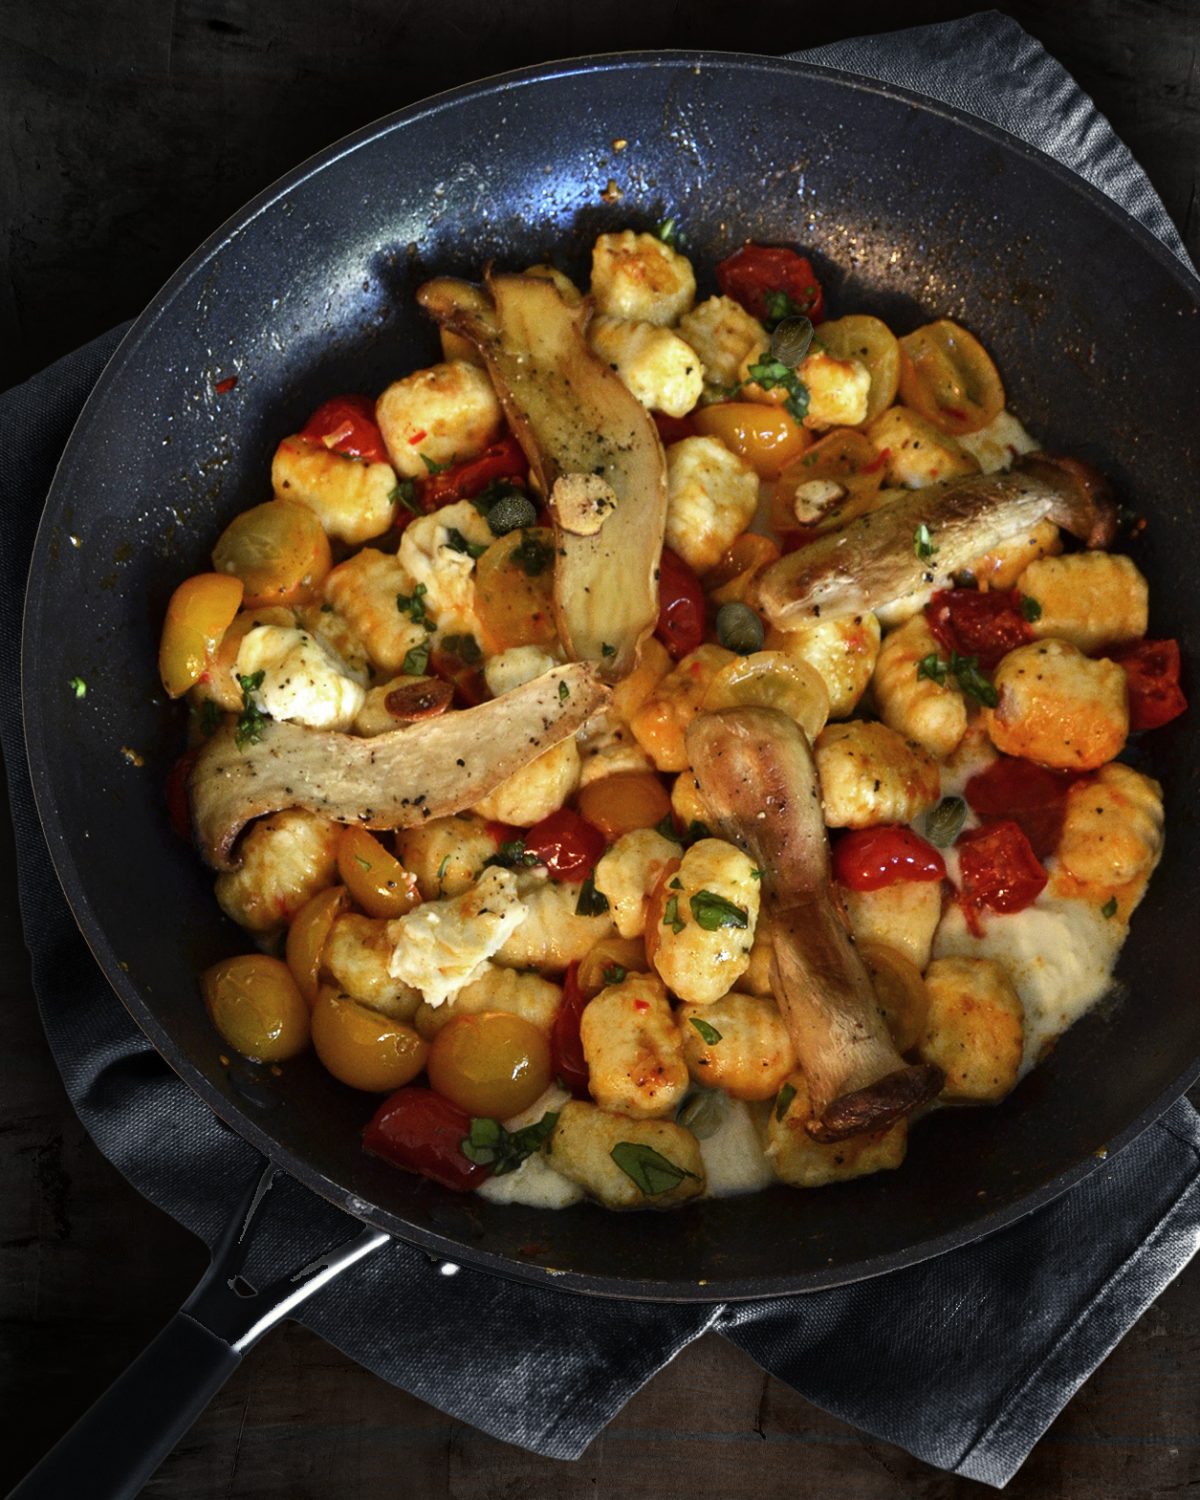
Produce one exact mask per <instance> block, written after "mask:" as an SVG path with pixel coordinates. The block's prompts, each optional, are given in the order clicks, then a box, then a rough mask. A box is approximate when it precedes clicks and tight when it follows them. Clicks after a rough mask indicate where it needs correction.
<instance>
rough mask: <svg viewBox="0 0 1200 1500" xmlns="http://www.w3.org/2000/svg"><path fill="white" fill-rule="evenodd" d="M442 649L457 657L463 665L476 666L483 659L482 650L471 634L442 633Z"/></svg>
mask: <svg viewBox="0 0 1200 1500" xmlns="http://www.w3.org/2000/svg"><path fill="white" fill-rule="evenodd" d="M442 650H443V651H444V652H445V653H446V654H447V655H448V656H454V657H457V658H458V660H459V661H460V662H462V664H463V666H464V667H477V666H478V665H479V663H480V662H481V661H482V660H483V652H482V651H481V650H480V646H479V642H478V641H477V640H476V639H475V637H474V636H473V635H444V636H443V637H442Z"/></svg>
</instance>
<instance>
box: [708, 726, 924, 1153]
mask: <svg viewBox="0 0 1200 1500" xmlns="http://www.w3.org/2000/svg"><path fill="white" fill-rule="evenodd" d="M687 748H688V757H689V760H690V763H691V767H692V772H693V774H694V775H695V778H696V781H697V783H698V784H699V787H700V795H701V796H702V797H703V799H704V802H705V805H706V806H707V808H708V811H709V826H710V827H711V828H712V829H713V830H714V832H716V833H717V834H718V835H719V836H720V837H721V838H725V839H728V840H729V841H730V842H731V843H734V844H737V845H738V846H739V847H740V848H742V849H744V850H745V851H746V852H747V854H749V855H750V857H751V859H753V860H754V862H755V864H756V865H757V867H758V868H759V869H760V870H761V871H762V875H761V880H762V903H763V913H764V915H769V918H770V929H771V940H772V946H773V961H772V972H771V978H772V990H773V992H774V994H775V998H776V1000H777V1001H778V1003H779V1008H780V1010H781V1011H782V1013H783V1017H784V1021H785V1022H786V1024H787V1028H788V1031H789V1033H790V1035H791V1038H792V1043H793V1045H794V1046H795V1049H796V1056H797V1058H798V1059H799V1062H800V1066H801V1068H802V1069H803V1070H804V1076H805V1078H806V1079H807V1080H808V1087H809V1094H810V1097H811V1100H812V1119H811V1120H810V1121H809V1122H808V1126H807V1128H808V1131H809V1134H810V1135H812V1136H813V1137H814V1139H816V1140H818V1141H826V1142H827V1141H839V1140H843V1139H845V1137H847V1136H851V1135H857V1134H859V1133H860V1132H862V1131H867V1130H881V1129H883V1128H885V1127H886V1126H888V1125H890V1124H892V1123H893V1122H894V1121H896V1120H898V1119H900V1118H901V1116H903V1115H906V1114H908V1113H909V1112H910V1111H912V1110H913V1109H915V1108H917V1106H918V1105H921V1104H924V1103H926V1102H927V1101H928V1100H930V1099H932V1098H933V1097H934V1095H935V1094H937V1093H938V1091H939V1090H940V1088H941V1086H942V1072H941V1070H940V1069H939V1068H936V1067H932V1066H930V1065H928V1064H919V1065H915V1066H911V1065H909V1064H907V1063H905V1062H904V1060H903V1058H901V1056H900V1054H899V1053H898V1052H897V1051H896V1049H895V1047H894V1046H893V1045H892V1040H891V1037H890V1036H889V1035H888V1031H887V1027H886V1025H885V1024H884V1021H883V1018H882V1016H881V1014H880V1011H879V1007H878V1005H877V1004H876V1002H875V993H874V990H873V988H872V986H871V980H870V976H869V975H868V973H867V971H866V968H865V967H864V966H863V962H862V960H861V959H860V958H859V956H858V953H857V950H856V949H855V947H854V944H853V942H852V941H851V939H850V935H849V930H848V927H847V925H846V922H845V919H844V917H843V915H842V912H841V909H840V907H839V904H838V902H837V898H836V896H835V894H834V890H833V885H832V883H831V881H830V876H829V840H828V837H827V836H826V833H825V824H824V821H823V820H822V817H821V794H820V787H819V785H818V781H817V768H816V764H815V762H814V760H813V756H812V751H811V749H810V748H809V744H808V740H807V739H806V738H805V735H804V731H803V730H802V729H800V728H799V726H798V725H797V724H796V723H795V722H794V721H793V720H791V719H789V718H787V717H785V715H783V714H781V713H777V712H776V711H775V710H774V709H766V708H737V709H723V710H721V711H720V712H718V713H710V714H701V715H699V716H698V717H697V718H695V719H693V721H692V723H691V724H690V725H689V726H688V730H687Z"/></svg>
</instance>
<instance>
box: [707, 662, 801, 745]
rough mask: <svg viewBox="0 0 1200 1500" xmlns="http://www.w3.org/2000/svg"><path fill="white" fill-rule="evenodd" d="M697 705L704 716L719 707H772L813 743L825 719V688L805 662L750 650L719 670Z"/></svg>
mask: <svg viewBox="0 0 1200 1500" xmlns="http://www.w3.org/2000/svg"><path fill="white" fill-rule="evenodd" d="M701 706H702V708H703V710H704V712H706V713H710V712H713V711H715V710H717V709H722V708H775V709H778V710H779V712H780V713H784V714H787V716H788V718H790V719H794V720H795V721H796V723H797V724H799V725H800V727H801V729H803V730H804V732H805V734H807V735H808V737H809V739H810V740H815V739H816V737H817V735H818V734H820V732H821V730H822V729H824V727H825V721H826V719H828V717H829V689H828V688H827V687H826V686H825V682H824V679H823V678H822V677H821V674H820V673H819V672H818V671H817V670H816V668H815V667H810V666H809V664H808V663H807V662H806V661H800V660H799V659H798V658H796V657H790V656H785V655H784V654H783V652H782V651H754V652H752V653H751V654H750V655H749V656H739V657H738V658H737V660H736V661H731V662H730V663H729V665H728V666H726V667H722V668H721V670H720V671H719V672H718V673H717V675H716V676H715V677H714V678H713V680H712V681H711V682H710V683H709V685H708V691H707V692H706V693H705V695H704V702H703V704H702V705H701Z"/></svg>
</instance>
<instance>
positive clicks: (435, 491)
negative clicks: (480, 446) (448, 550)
mask: <svg viewBox="0 0 1200 1500" xmlns="http://www.w3.org/2000/svg"><path fill="white" fill-rule="evenodd" d="M528 477H529V460H528V459H527V458H526V457H525V453H524V450H523V449H522V447H521V445H520V443H518V442H517V440H516V438H515V437H503V438H501V439H500V441H499V442H498V443H493V444H492V445H491V447H490V448H485V449H484V450H483V452H482V453H481V454H480V455H479V456H478V458H469V459H467V460H466V462H465V463H461V464H454V465H452V467H450V468H449V469H444V470H443V471H442V473H440V474H431V475H430V476H429V478H428V479H426V480H424V481H422V483H421V485H420V491H421V504H422V506H423V507H424V509H425V510H427V511H431V510H437V509H438V508H439V507H440V506H443V505H450V504H451V503H452V502H453V501H455V500H471V499H473V498H474V497H475V496H476V495H478V494H479V493H480V491H481V490H486V489H487V487H488V485H489V484H491V483H492V481H493V480H495V479H511V480H514V481H515V482H516V483H518V484H524V482H525V480H526V479H528Z"/></svg>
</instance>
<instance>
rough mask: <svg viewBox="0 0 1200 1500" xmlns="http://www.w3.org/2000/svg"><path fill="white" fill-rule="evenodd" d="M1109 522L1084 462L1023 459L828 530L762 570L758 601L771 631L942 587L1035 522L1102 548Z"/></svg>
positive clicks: (1098, 486)
mask: <svg viewBox="0 0 1200 1500" xmlns="http://www.w3.org/2000/svg"><path fill="white" fill-rule="evenodd" d="M1116 516H1117V512H1116V506H1115V504H1114V502H1113V499H1112V495H1111V492H1110V491H1109V487H1108V485H1107V483H1106V482H1105V481H1104V479H1103V478H1102V477H1101V476H1100V475H1099V474H1098V473H1097V472H1096V470H1094V469H1092V468H1091V467H1090V466H1089V465H1087V464H1084V463H1082V462H1080V461H1079V460H1078V459H1069V458H1053V457H1050V456H1048V455H1046V454H1043V453H1034V454H1028V455H1026V456H1025V457H1024V458H1022V459H1020V460H1019V461H1018V463H1017V464H1016V465H1015V466H1014V468H1013V469H1012V470H1011V471H1010V472H1008V473H1006V474H982V475H972V476H971V477H970V478H968V479H957V480H953V481H951V482H950V483H947V484H940V485H930V486H929V487H928V488H927V489H922V490H914V491H913V492H912V494H911V495H905V496H904V497H903V498H901V499H899V500H894V501H892V502H891V504H889V505H884V506H881V507H880V508H879V509H878V510H874V511H869V512H867V514H866V515H861V516H858V517H856V518H855V519H854V520H853V521H850V522H848V523H847V524H846V525H845V526H843V527H841V528H840V529H838V530H837V531H830V532H826V533H825V534H824V535H823V536H820V537H817V538H816V540H815V541H813V542H811V543H810V544H809V545H808V546H807V547H802V548H801V549H800V550H799V551H798V552H793V553H791V554H789V555H788V556H787V557H782V558H780V559H779V561H778V562H775V563H772V565H771V566H770V567H769V568H767V569H765V570H764V572H763V574H762V576H761V578H760V579H759V581H758V590H757V599H758V604H759V607H760V608H761V609H762V610H763V612H764V613H765V614H766V615H767V617H768V618H769V619H770V620H771V621H772V623H773V624H775V625H778V626H785V625H787V624H791V625H792V626H793V627H794V626H796V625H798V624H800V623H801V622H802V621H804V620H808V619H814V618H820V619H825V620H827V619H834V618H837V617H839V616H842V615H854V614H861V613H862V612H863V611H865V610H873V609H880V608H882V607H883V606H884V605H887V604H891V603H894V602H895V601H896V600H900V599H905V598H908V597H910V596H913V595H919V594H921V593H922V591H925V592H927V591H928V590H929V589H931V588H933V587H937V586H942V585H944V584H945V583H948V582H949V580H950V579H951V578H952V577H953V575H954V574H955V573H957V572H959V571H960V570H961V569H963V568H965V567H966V566H967V565H968V564H969V563H971V562H973V561H974V559H975V558H977V557H980V556H982V555H983V554H984V553H986V552H990V551H991V550H992V549H993V548H995V547H998V546H999V545H1000V544H1001V543H1003V542H1006V541H1009V540H1010V539H1011V538H1013V537H1015V536H1019V535H1020V534H1021V533H1022V532H1023V531H1027V530H1028V529H1029V528H1030V527H1031V526H1034V525H1036V524H1037V522H1038V521H1041V520H1045V519H1049V520H1051V521H1053V522H1054V523H1055V525H1057V526H1061V527H1062V528H1063V529H1064V530H1066V531H1069V532H1070V533H1071V534H1072V535H1073V536H1077V537H1079V538H1080V539H1081V540H1082V541H1084V542H1085V543H1086V544H1087V545H1088V546H1089V547H1102V546H1105V545H1107V543H1108V542H1110V541H1111V540H1112V538H1113V535H1114V534H1115V529H1116Z"/></svg>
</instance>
